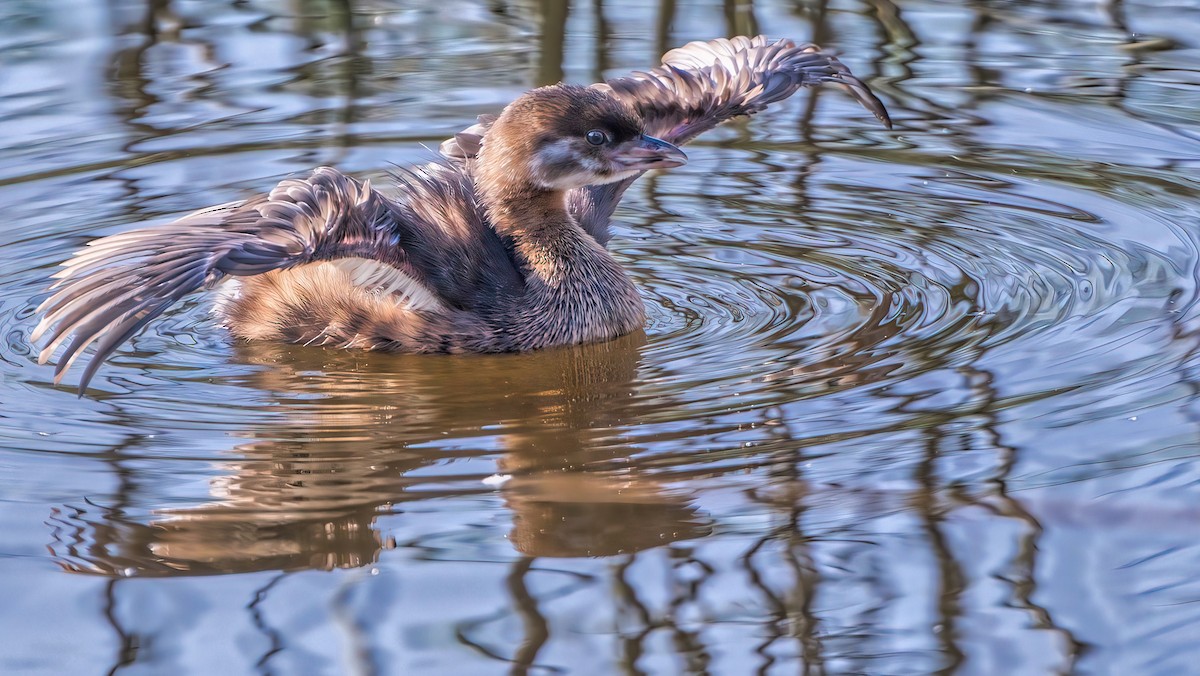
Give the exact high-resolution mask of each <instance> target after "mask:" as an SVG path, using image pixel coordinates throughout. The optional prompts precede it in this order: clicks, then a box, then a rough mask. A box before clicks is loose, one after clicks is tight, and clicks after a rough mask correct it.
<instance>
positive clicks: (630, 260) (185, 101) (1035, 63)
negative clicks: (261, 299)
mask: <svg viewBox="0 0 1200 676" xmlns="http://www.w3.org/2000/svg"><path fill="white" fill-rule="evenodd" d="M727 5H728V6H727ZM672 8H673V9H672ZM672 12H673V14H672ZM1198 28H1200V5H1197V4H1195V3H1190V2H1180V3H1176V4H1171V5H1168V4H1164V3H1152V2H1143V3H1134V2H1127V3H1120V2H1115V1H1114V2H1111V3H1090V2H1082V1H1080V2H1070V1H1067V0H1062V1H1060V2H1043V3H1015V2H1014V3H988V4H987V5H986V6H985V5H984V3H947V2H937V1H933V0H926V1H915V2H906V3H904V4H903V6H902V7H899V8H898V7H896V6H893V5H892V4H890V3H886V2H870V3H858V2H838V3H832V4H830V5H825V4H823V3H819V2H815V1H813V2H786V1H782V0H780V1H770V2H767V1H764V2H756V3H753V4H751V3H749V2H737V3H733V2H730V3H726V4H725V5H723V4H721V3H716V2H701V3H669V2H664V3H662V6H661V7H655V6H647V5H645V4H644V3H639V2H633V1H632V0H629V1H626V2H618V1H615V0H610V1H608V2H601V1H600V0H596V1H595V2H590V3H589V2H576V3H573V4H572V5H571V6H570V7H569V9H564V7H563V6H560V5H559V4H558V3H554V2H545V3H530V2H515V3H508V2H503V1H500V2H493V1H485V0H478V1H471V0H447V1H446V2H442V3H439V4H437V5H436V6H430V5H428V4H427V3H420V2H408V1H403V0H392V1H389V0H363V1H362V2H349V1H346V2H336V1H333V0H325V1H321V0H295V1H294V2H282V1H278V2H273V1H271V0H251V1H244V2H218V1H216V0H192V1H189V2H180V1H176V2H168V0H153V1H151V2H148V3H138V2H132V1H127V0H108V1H107V2H100V1H95V2H92V1H88V0H8V1H7V2H4V3H3V4H0V64H2V69H3V72H4V76H3V78H0V126H2V128H3V130H4V133H3V135H0V204H2V205H3V208H4V215H5V219H4V225H3V233H4V235H5V236H4V238H3V243H2V244H0V266H2V269H3V271H4V275H3V279H4V283H3V285H0V329H2V331H3V336H4V344H3V350H2V351H0V379H2V382H0V411H2V412H0V447H2V448H0V470H2V471H3V477H4V478H3V479H2V480H0V533H3V536H2V537H0V598H3V599H4V600H5V601H4V604H3V605H4V611H3V615H0V626H2V627H3V635H4V639H3V640H2V641H0V671H5V672H8V673H29V674H60V673H80V674H82V673H131V674H132V673H229V674H234V673H273V674H283V673H304V674H311V673H454V674H475V673H479V674H490V673H503V672H507V671H513V672H518V673H523V672H525V671H530V672H539V673H546V672H550V671H567V672H570V673H614V672H620V673H646V674H649V673H663V674H673V673H684V672H687V673H705V672H708V673H724V674H742V673H751V672H754V673H775V674H790V673H797V672H798V671H800V670H801V669H806V670H808V671H810V672H813V673H819V672H828V673H873V674H874V673H889V674H892V673H934V672H942V673H948V672H963V673H990V674H996V673H1029V674H1033V673H1065V672H1080V673H1114V674H1131V673H1136V674H1178V673H1184V672H1187V671H1189V670H1194V664H1195V661H1196V659H1197V658H1200V650H1198V649H1197V648H1196V645H1197V644H1198V643H1197V639H1200V628H1198V627H1200V624H1198V622H1200V602H1198V601H1200V582H1198V581H1197V580H1198V578H1197V577H1196V576H1195V571H1196V570H1197V569H1198V567H1200V547H1198V546H1197V541H1198V539H1200V526H1197V523H1198V517H1200V507H1197V504H1200V503H1198V502H1197V495H1198V489H1197V469H1198V466H1197V457H1198V454H1200V448H1198V444H1200V442H1198V438H1200V437H1198V435H1197V431H1198V428H1200V406H1198V404H1200V397H1198V394H1197V392H1198V390H1197V388H1198V385H1200V382H1198V378H1200V370H1198V369H1200V356H1198V354H1197V353H1198V347H1200V339H1198V335H1200V306H1198V304H1197V301H1198V299H1200V295H1198V285H1200V275H1198V271H1200V232H1198V230H1197V223H1198V222H1200V200H1198V199H1197V197H1196V195H1197V187H1198V186H1197V168H1198V164H1200V163H1198V161H1197V159H1196V158H1197V157H1200V113H1198V112H1197V110H1200V106H1197V100H1198V97H1200V69H1197V67H1196V65H1195V64H1196V63H1198V61H1197V57H1198V56H1200V50H1198V47H1200V42H1198V40H1197V38H1196V35H1197V29H1198ZM747 32H764V33H768V34H771V35H777V36H791V37H795V38H800V39H808V38H813V37H815V38H816V39H818V40H819V41H821V42H822V43H824V44H826V45H827V46H828V47H831V48H834V49H836V50H837V51H839V52H840V53H841V54H842V55H843V58H844V61H846V62H847V64H848V65H850V66H851V67H852V68H853V69H854V70H855V72H856V73H857V74H859V75H860V76H862V77H863V78H864V79H867V80H868V81H870V82H871V84H872V86H873V87H874V88H875V90H876V91H877V92H878V93H879V94H880V96H881V97H882V98H884V100H885V101H886V102H887V103H888V105H889V107H890V109H891V111H892V114H893V117H894V118H895V119H896V120H897V128H896V129H895V130H894V131H891V132H889V131H886V130H884V129H882V128H881V127H880V126H879V125H878V124H877V123H876V122H875V121H874V120H873V119H872V118H871V117H870V116H869V114H868V113H866V112H865V111H863V110H861V109H860V108H858V107H857V106H856V105H855V104H854V103H853V101H851V100H850V99H849V98H848V97H846V96H844V95H843V94H841V93H840V92H838V91H837V90H834V89H828V90H821V91H818V92H815V93H812V94H811V95H801V96H798V97H796V98H795V99H793V100H791V101H789V102H788V103H787V104H786V105H782V106H779V107H777V108H773V109H772V110H770V111H768V112H767V113H765V114H763V115H761V116H759V117H757V118H755V119H754V120H753V121H752V122H750V123H739V124H734V125H731V126H727V127H724V128H722V129H721V130H719V131H718V132H715V133H713V134H710V135H708V136H705V137H704V138H702V139H701V140H700V141H699V142H697V143H694V144H692V145H691V146H689V148H688V152H689V155H690V156H691V158H692V163H691V164H690V165H688V166H687V167H685V168H682V169H679V170H674V171H670V172H667V173H663V174H660V175H657V176H653V177H648V178H647V179H645V180H643V181H642V182H641V183H640V184H638V185H637V186H635V187H634V188H633V189H632V190H631V191H630V192H629V193H628V195H627V197H626V199H625V202H624V203H623V205H622V208H621V209H620V211H619V212H618V217H619V220H620V224H619V225H618V226H617V228H616V237H615V239H614V242H613V248H614V250H615V251H616V252H617V255H618V256H619V257H620V258H621V260H622V262H623V263H625V265H626V266H627V267H628V269H629V270H630V271H631V273H632V274H633V275H634V277H635V278H636V280H637V281H638V283H639V285H640V287H641V288H642V289H643V293H644V298H645V300H646V303H647V306H648V309H649V315H650V319H649V322H648V325H647V327H646V331H645V334H644V335H642V334H639V335H634V336H629V337H627V338H625V339H621V340H618V341H615V342H613V343H609V344H604V345H597V346H589V347H582V348H578V349H569V350H556V351H548V352H545V353H540V354H530V355H505V356H461V357H428V356H421V357H406V356H388V355H377V354H360V353H344V352H337V351H334V350H323V349H316V348H302V347H292V346H280V345H258V344H256V345H242V344H238V343H236V342H235V341H233V340H231V339H230V338H229V337H228V335H227V334H226V333H225V332H224V331H223V330H222V329H221V328H220V327H219V326H217V325H216V323H215V322H214V321H213V320H212V319H211V318H210V317H209V315H208V304H207V303H206V301H205V299H204V298H198V299H196V301H195V302H192V303H189V304H185V305H183V306H180V307H178V308H176V309H175V310H174V311H172V312H171V313H169V314H168V315H167V316H166V317H164V318H163V319H162V320H160V321H158V322H157V323H155V324H153V325H152V327H151V328H150V330H148V331H147V332H146V333H144V334H143V335H141V336H139V337H137V338H136V339H135V340H133V341H132V342H131V343H130V344H129V345H128V346H126V347H125V348H124V349H122V350H120V351H119V352H118V353H117V355H116V356H115V357H114V358H113V360H112V363H111V364H110V365H108V366H106V367H105V368H104V369H102V370H101V371H100V374H99V376H98V377H97V379H96V380H95V381H94V385H93V389H92V390H90V391H89V393H88V396H87V397H84V398H76V396H75V393H74V391H73V389H72V387H71V386H70V384H71V382H72V381H71V378H70V376H69V377H68V381H67V383H65V384H64V385H63V386H61V387H55V386H53V385H52V382H51V381H52V368H50V367H48V366H38V365H36V363H35V352H36V351H35V349H34V348H33V347H32V346H31V345H30V343H29V334H30V332H31V330H32V328H33V326H34V324H35V323H36V318H35V317H34V316H33V308H34V307H35V306H36V305H37V303H38V302H39V301H40V300H41V299H42V298H44V288H45V284H46V278H47V276H48V275H49V274H51V273H52V272H53V270H54V267H55V265H56V264H57V263H58V262H59V261H61V260H62V259H64V258H65V257H66V256H68V255H69V253H70V252H71V251H73V250H74V249H75V248H77V247H78V246H80V245H81V244H82V243H84V242H86V241H88V240H89V239H91V238H94V237H96V236H99V235H105V234H110V233H114V232H119V231H122V230H124V229H127V228H129V227H131V225H132V224H151V223H161V222H166V221H168V220H170V219H172V218H173V217H176V216H178V215H181V214H183V213H186V212H188V211H191V210H193V209H197V208H200V207H204V206H208V205H211V204H216V203H220V202H225V201H229V200H233V199H238V198H241V197H245V196H249V195H251V194H253V193H254V192H256V191H259V190H263V189H265V188H267V187H269V186H271V185H273V184H274V183H275V182H276V181H278V180H279V179H281V178H283V177H285V176H287V175H289V174H293V173H296V172H300V171H303V170H306V169H308V168H310V167H313V166H317V165H320V164H335V165H337V166H338V167H340V168H342V169H343V170H345V171H347V172H350V173H353V174H355V175H358V176H363V177H376V178H383V177H384V175H385V173H386V172H387V170H388V169H389V168H390V166H391V163H397V164H405V163H410V162H416V161H422V160H423V159H425V158H428V157H429V156H430V154H431V151H430V150H428V149H427V148H433V147H436V144H437V143H439V142H440V141H441V139H443V138H445V137H446V136H448V135H449V134H451V133H453V132H454V131H456V130H458V129H461V128H462V127H464V126H466V125H467V124H469V123H470V122H471V121H472V120H473V119H474V116H475V115H476V114H477V113H480V112H494V111H496V110H498V109H499V108H500V107H502V106H503V105H504V103H506V102H507V101H509V100H511V99H512V98H514V97H515V96H517V95H518V94H519V93H520V92H521V91H523V90H524V89H526V88H528V87H531V86H534V85H536V84H540V83H545V82H553V81H557V80H559V79H563V78H565V79H567V80H569V81H574V82H591V81H594V80H596V79H598V78H602V77H603V76H604V75H605V74H610V75H615V74H619V73H622V72H625V71H627V70H629V69H632V68H641V67H647V66H649V65H652V64H653V63H656V62H657V56H658V55H659V54H660V53H661V52H662V51H664V50H665V49H666V48H668V47H671V46H676V45H679V44H682V43H683V42H686V41H688V40H691V39H702V38H710V37H715V36H719V35H725V34H731V33H747Z"/></svg>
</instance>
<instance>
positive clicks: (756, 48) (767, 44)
mask: <svg viewBox="0 0 1200 676" xmlns="http://www.w3.org/2000/svg"><path fill="white" fill-rule="evenodd" d="M662 62H663V65H662V66H659V67H658V68H655V69H653V70H650V71H648V72H635V73H632V74H630V75H628V76H626V77H621V78H616V79H612V80H608V81H607V82H603V83H600V84H595V85H592V86H593V87H596V88H598V89H603V90H605V91H608V92H611V93H612V94H613V95H615V96H617V97H618V98H620V99H622V100H624V101H626V102H627V103H629V104H630V105H631V106H633V107H634V108H635V109H637V111H638V112H639V113H641V115H642V119H643V120H645V123H646V133H647V134H649V135H651V136H656V137H658V138H661V139H663V140H664V141H667V142H669V143H674V144H676V145H678V144H681V143H687V142H688V141H690V140H692V139H693V138H695V137H696V136H697V135H698V134H701V133H703V132H705V131H708V130H709V129H712V128H713V127H715V126H717V125H718V124H720V123H722V122H724V121H726V120H729V119H732V118H734V117H738V116H741V115H753V114H754V113H757V112H759V111H761V110H763V109H764V108H766V107H767V106H768V105H770V104H772V103H775V102H776V101H782V100H783V99H786V98H788V97H789V96H791V95H792V94H794V93H795V92H796V90H798V89H800V88H801V87H806V86H814V85H819V84H822V83H826V82H832V83H836V84H840V85H842V86H844V87H845V88H846V89H847V90H848V91H849V92H850V93H851V95H853V96H854V98H855V99H857V100H858V102H859V103H861V104H862V105H863V107H865V108H866V109H867V110H869V111H871V112H872V113H873V114H874V115H875V117H877V118H879V120H880V121H881V122H883V123H884V125H886V126H887V127H888V128H889V129H890V128H891V126H892V121H891V118H889V117H888V114H887V109H885V108H884V107H883V103H882V102H880V100H879V99H878V98H876V96H875V95H874V94H872V93H871V90H870V89H869V88H868V87H867V85H866V84H864V83H863V81H862V80H859V79H858V78H857V77H855V76H854V74H853V73H851V72H850V69H849V68H846V66H844V65H842V63H841V62H840V61H838V60H837V58H835V57H834V56H833V55H831V54H828V53H826V52H823V51H821V48H820V47H818V46H816V45H814V44H811V43H805V44H797V43H795V42H792V41H791V40H777V41H775V42H771V41H769V40H768V39H767V38H766V37H765V36H762V35H760V36H758V37H755V38H746V37H736V38H730V39H720V40H712V41H710V42H692V43H689V44H687V45H684V46H683V47H680V48H678V49H673V50H671V51H669V52H667V53H666V55H664V56H663V59H662Z"/></svg>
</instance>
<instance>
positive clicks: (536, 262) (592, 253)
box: [485, 185, 616, 286]
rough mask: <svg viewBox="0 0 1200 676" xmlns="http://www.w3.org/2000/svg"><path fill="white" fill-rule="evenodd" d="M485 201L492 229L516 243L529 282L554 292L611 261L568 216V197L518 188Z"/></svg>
mask: <svg viewBox="0 0 1200 676" xmlns="http://www.w3.org/2000/svg"><path fill="white" fill-rule="evenodd" d="M485 195H486V197H485V199H486V205H487V213H488V218H489V220H490V221H491V223H492V227H493V228H495V230H496V232H497V234H499V235H500V236H501V237H504V238H505V239H507V240H508V241H510V242H511V243H512V246H513V250H514V252H515V253H516V255H517V258H518V260H519V262H520V263H521V265H522V266H523V267H524V268H525V269H526V274H528V275H529V276H530V277H534V278H537V279H539V280H541V281H544V282H546V283H548V284H551V285H552V286H554V285H556V283H558V282H561V281H562V280H563V279H564V278H565V277H567V276H569V275H571V274H572V273H573V272H577V271H578V272H582V271H584V270H586V269H587V268H588V267H591V265H595V264H596V263H598V262H599V261H600V260H605V259H606V260H605V262H607V261H611V260H612V257H611V256H609V255H608V252H607V251H605V250H604V249H603V248H602V247H600V246H599V245H598V244H597V243H596V242H595V241H594V240H593V239H592V238H591V237H589V236H588V234H587V233H585V232H584V231H583V229H582V228H581V227H579V224H578V223H577V222H576V221H575V219H574V218H573V217H572V216H571V214H570V213H569V212H568V211H567V206H566V193H565V192H563V191H561V190H547V189H544V188H539V187H536V186H529V185H524V186H516V185H514V186H510V187H506V188H505V189H503V190H500V191H493V192H488V193H485ZM581 263H583V264H582V265H581ZM612 263H613V265H615V264H616V262H615V261H612ZM588 264H591V265H588Z"/></svg>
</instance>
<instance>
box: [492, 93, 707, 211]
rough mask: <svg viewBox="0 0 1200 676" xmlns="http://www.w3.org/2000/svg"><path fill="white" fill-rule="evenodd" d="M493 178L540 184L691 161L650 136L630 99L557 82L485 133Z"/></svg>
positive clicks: (601, 178)
mask: <svg viewBox="0 0 1200 676" xmlns="http://www.w3.org/2000/svg"><path fill="white" fill-rule="evenodd" d="M479 159H480V166H481V168H482V169H483V170H484V175H485V176H487V179H488V180H490V181H497V182H505V181H508V182H512V183H516V182H522V183H525V184H526V185H529V186H532V187H534V188H538V189H542V190H569V189H571V188H580V187H583V186H586V185H600V184H604V183H612V182H615V181H620V180H622V179H625V178H629V177H632V176H636V175H637V174H639V173H641V172H643V171H647V170H649V169H667V168H670V167H678V166H682V165H684V164H686V163H687V156H686V155H684V154H683V151H681V150H680V149H679V148H676V147H675V146H673V145H671V144H670V143H667V142H666V141H661V140H659V139H656V138H653V137H650V136H646V135H645V134H643V133H642V121H641V118H640V117H639V116H638V114H637V112H635V111H634V110H633V109H632V108H630V107H629V106H628V105H626V104H625V103H623V102H622V101H619V100H617V99H616V98H614V97H612V96H610V95H608V94H606V93H604V92H602V91H599V90H596V89H592V88H589V87H578V86H572V85H562V84H559V85H552V86H549V87H541V88H539V89H534V90H532V91H530V92H528V93H526V94H524V95H523V96H521V97H520V98H519V99H517V100H516V101H513V102H512V103H511V104H509V106H508V107H507V108H505V109H504V112H503V113H501V114H500V117H498V118H497V119H496V121H495V123H494V124H493V125H492V127H491V128H490V129H489V130H488V132H487V135H486V136H485V137H484V141H483V147H482V149H481V151H480V155H479Z"/></svg>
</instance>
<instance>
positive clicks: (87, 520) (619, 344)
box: [51, 335, 709, 576]
mask: <svg viewBox="0 0 1200 676" xmlns="http://www.w3.org/2000/svg"><path fill="white" fill-rule="evenodd" d="M643 341H644V336H641V335H635V336H630V337H627V338H625V339H621V340H618V341H613V342H611V343H605V344H601V345H591V346H584V347H581V348H576V349H568V350H551V351H547V352H544V353H537V354H531V355H501V356H470V357H445V358H443V357H428V356H415V357H414V356H396V355H370V356H364V355H354V354H347V353H339V352H331V351H324V350H318V349H311V348H302V347H294V346H280V345H248V346H243V347H242V348H241V350H240V351H241V352H242V355H241V359H242V360H244V361H248V362H254V363H258V364H262V365H263V366H265V367H266V368H264V369H263V370H262V371H260V372H258V373H256V374H254V375H252V376H250V377H249V378H247V383H246V385H248V386H252V387H254V388H256V389H258V390H261V391H265V392H270V393H271V394H270V404H269V405H268V407H267V408H268V410H271V411H273V412H275V413H276V414H277V417H278V420H279V421H280V422H279V424H278V425H277V426H274V427H272V426H269V425H268V426H267V427H266V428H265V429H264V428H258V429H260V431H259V432H258V434H259V436H260V437H261V436H263V435H269V436H270V437H271V438H269V439H264V438H260V439H257V440H253V441H249V442H246V443H242V444H239V445H237V446H235V447H234V448H233V449H231V454H233V455H234V456H235V457H236V459H234V460H231V461H230V462H228V463H224V464H223V465H222V469H223V470H224V471H225V474H224V475H222V476H220V477H219V478H217V479H214V480H213V481H212V482H211V488H210V493H211V494H212V498H213V499H212V500H211V501H210V502H207V503H204V504H199V505H194V506H187V507H177V508H170V509H160V510H156V511H155V512H153V513H152V514H150V515H147V516H146V517H144V518H135V517H133V516H130V515H129V511H128V510H127V506H129V505H136V504H137V503H138V498H137V493H138V491H139V484H138V479H137V472H136V471H135V470H132V469H129V468H128V467H125V466H124V464H125V461H124V460H123V459H122V458H124V457H126V454H127V453H128V449H118V450H116V451H114V453H113V456H114V461H113V462H114V469H116V470H117V473H118V475H119V476H124V477H126V480H125V481H123V482H122V489H121V491H119V495H120V496H121V497H120V499H119V500H117V501H116V502H115V503H114V504H113V505H112V506H108V507H106V506H100V505H87V506H84V507H77V506H72V507H68V508H65V509H63V510H61V511H60V512H59V513H57V514H55V515H54V516H53V517H52V519H51V521H52V523H53V524H54V526H55V528H54V539H55V542H54V544H53V545H52V549H53V550H54V553H55V555H56V556H57V557H58V558H59V561H60V562H61V563H62V565H63V566H64V568H66V569H67V570H71V571H76V572H88V573H98V574H104V575H122V576H127V575H203V574H220V573H235V572H246V571H255V570H292V569H303V568H315V569H322V570H329V569H333V568H346V567H355V566H362V565H366V564H369V563H371V562H374V561H376V560H377V559H378V557H379V553H380V550H381V549H385V548H387V547H389V546H392V545H391V544H390V543H389V542H387V541H386V540H385V539H384V538H383V537H382V536H381V535H380V533H379V532H378V530H377V529H376V528H375V519H376V516H377V515H378V514H380V513H381V512H388V511H403V504H404V503H406V502H409V501H413V500H422V499H427V498H432V497H444V496H451V495H465V494H471V493H482V492H490V491H491V490H493V489H492V488H489V486H488V485H485V484H484V483H483V481H482V480H483V479H484V478H485V477H484V476H473V477H468V478H463V477H461V476H452V477H450V476H440V475H438V473H436V472H428V471H426V472H421V473H420V476H412V475H411V473H412V472H413V471H414V470H418V469H423V468H424V469H427V468H429V467H431V466H436V465H439V464H442V463H444V462H445V461H446V460H447V459H449V458H470V457H474V456H480V455H485V454H486V455H492V454H494V453H495V452H496V449H495V444H499V449H498V450H499V452H500V455H499V460H498V462H497V466H498V469H499V471H500V473H501V474H502V475H503V477H501V478H498V479H497V480H498V481H504V482H505V483H503V487H502V488H501V493H502V495H503V496H504V500H505V504H506V505H507V506H508V507H509V508H510V509H511V510H512V512H513V523H514V525H513V531H512V542H513V544H514V546H515V547H516V548H517V549H518V550H519V551H520V552H522V553H523V554H526V555H529V556H559V557H563V556H605V555H610V554H616V553H621V552H632V551H638V550H641V549H645V548H648V547H655V546H660V545H663V544H667V543H670V542H675V541H678V540H681V539H688V538H695V537H700V536H703V535H706V534H707V533H708V532H709V527H708V523H707V521H706V520H705V519H704V518H703V517H702V516H700V515H699V514H698V513H697V512H696V510H695V509H694V508H693V507H692V506H691V505H689V503H688V496H687V495H685V494H682V493H680V492H677V491H672V490H668V488H667V487H665V486H664V485H662V484H661V483H660V482H659V481H657V480H655V479H654V478H653V477H652V476H648V475H647V474H646V473H642V472H635V471H632V470H628V469H627V468H626V463H625V462H624V461H623V458H625V457H626V456H628V455H629V454H630V453H631V449H630V447H629V446H628V445H627V444H625V443H623V442H622V441H621V440H620V439H612V438H607V437H606V436H605V434H602V433H600V432H596V431H595V430H609V429H613V428H619V427H620V426H621V424H622V423H623V422H624V421H626V420H632V419H633V418H634V417H635V413H634V412H633V411H631V410H630V409H629V407H630V406H631V404H630V403H629V402H631V401H633V400H634V398H633V397H632V396H631V395H632V394H633V386H634V382H635V377H636V374H637V363H638V354H639V348H640V345H641V343H642V342H643ZM364 361H366V362H367V363H363V362H364ZM316 374H319V375H316ZM491 428H496V433H495V434H494V435H489V434H487V431H488V430H490V429H491ZM447 437H448V438H452V439H456V440H457V442H456V443H457V444H466V445H468V446H475V447H474V448H471V447H468V448H465V449H464V448H462V446H461V445H456V446H455V447H454V448H453V449H443V448H440V447H438V443H439V442H440V441H441V440H442V439H444V438H447ZM471 438H478V439H480V441H479V442H478V444H471V442H470V439H471ZM464 439H466V441H465V442H464V441H463V440H464ZM489 439H492V440H494V441H493V442H491V443H489V442H488V441H487V440H489ZM489 446H491V448H488V447H489ZM414 447H419V448H414ZM485 466H486V465H485ZM615 470H621V471H620V473H617V471H615ZM147 502H151V503H154V504H159V503H160V501H154V500H148V501H147Z"/></svg>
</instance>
